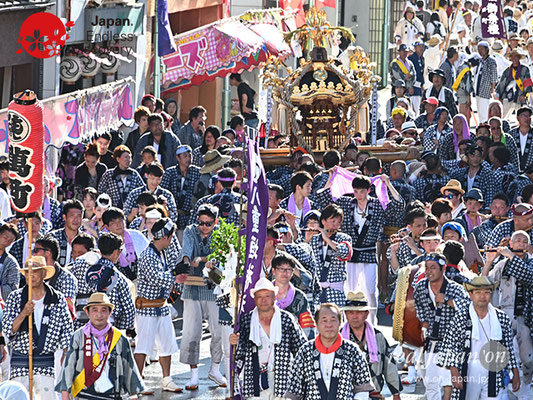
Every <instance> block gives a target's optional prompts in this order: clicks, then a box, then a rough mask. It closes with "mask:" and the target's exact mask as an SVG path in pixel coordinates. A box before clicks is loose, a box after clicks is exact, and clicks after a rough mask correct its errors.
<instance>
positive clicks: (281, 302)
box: [274, 282, 296, 310]
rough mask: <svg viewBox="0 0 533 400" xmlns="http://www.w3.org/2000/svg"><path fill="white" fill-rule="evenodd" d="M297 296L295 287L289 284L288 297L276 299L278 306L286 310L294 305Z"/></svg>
mask: <svg viewBox="0 0 533 400" xmlns="http://www.w3.org/2000/svg"><path fill="white" fill-rule="evenodd" d="M274 283H275V282H274ZM295 295H296V291H295V290H294V286H292V283H289V291H288V292H287V296H285V298H284V299H279V298H276V305H277V306H278V307H279V308H281V309H282V310H285V309H286V308H287V307H289V306H290V305H291V304H292V301H293V300H294V296H295Z"/></svg>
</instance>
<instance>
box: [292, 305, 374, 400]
mask: <svg viewBox="0 0 533 400" xmlns="http://www.w3.org/2000/svg"><path fill="white" fill-rule="evenodd" d="M315 319H316V321H317V330H318V333H319V334H318V337H317V338H316V339H314V340H310V341H308V342H307V343H305V344H304V345H303V346H302V347H301V348H300V350H299V351H298V354H297V355H296V358H295V359H294V361H293V363H292V367H291V370H290V373H289V376H288V382H289V384H288V387H287V391H286V393H285V395H284V396H285V397H286V398H288V399H291V400H301V399H309V400H319V399H330V398H331V399H339V400H348V399H350V400H351V399H368V398H369V397H368V396H369V392H373V391H374V390H375V388H374V385H373V384H372V379H371V373H370V370H369V367H368V364H367V362H366V360H365V356H364V354H363V353H362V352H361V350H360V349H359V347H358V346H357V345H356V344H355V343H353V342H351V341H349V340H347V339H345V338H343V337H342V336H341V334H340V333H339V329H340V327H341V322H342V312H341V310H340V309H339V307H337V306H336V305H334V304H330V303H324V304H321V305H320V307H319V308H318V310H317V311H316V313H315Z"/></svg>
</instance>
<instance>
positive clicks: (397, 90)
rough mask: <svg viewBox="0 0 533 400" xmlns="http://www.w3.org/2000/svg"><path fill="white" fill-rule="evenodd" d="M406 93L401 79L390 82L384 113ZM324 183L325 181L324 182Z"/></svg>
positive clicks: (405, 86)
mask: <svg viewBox="0 0 533 400" xmlns="http://www.w3.org/2000/svg"><path fill="white" fill-rule="evenodd" d="M406 94H407V84H406V83H405V82H404V81H403V80H402V79H397V80H395V81H393V82H392V97H391V98H390V99H389V100H387V105H386V106H385V113H386V114H385V115H391V114H392V110H394V109H395V108H396V107H397V106H398V100H399V99H405V98H406V97H405V96H406ZM324 184H325V182H324Z"/></svg>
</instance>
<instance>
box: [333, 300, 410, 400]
mask: <svg viewBox="0 0 533 400" xmlns="http://www.w3.org/2000/svg"><path fill="white" fill-rule="evenodd" d="M370 309H371V308H370V307H369V306H368V300H367V299H366V297H365V294H364V293H363V292H357V293H355V292H348V294H347V295H346V305H345V306H344V307H342V311H344V315H345V316H346V321H347V322H346V323H345V324H344V327H343V328H342V330H341V336H342V337H343V338H344V339H346V340H350V341H352V342H353V343H355V344H357V345H358V346H359V349H360V350H361V351H362V352H363V354H364V356H365V359H366V362H367V363H368V365H369V367H370V371H371V373H370V376H371V377H372V384H373V385H374V388H375V391H373V392H372V393H370V398H381V391H382V390H383V386H384V383H385V382H386V383H387V386H388V387H389V391H390V392H391V394H392V399H393V400H400V392H401V391H402V384H401V382H400V378H399V376H398V367H397V365H396V361H395V360H394V358H393V357H392V354H391V352H392V349H391V348H390V346H389V343H388V342H387V339H386V338H385V335H383V333H381V331H379V330H377V329H376V328H375V327H374V326H372V324H371V323H370V322H369V321H368V320H367V319H368V315H369V311H370Z"/></svg>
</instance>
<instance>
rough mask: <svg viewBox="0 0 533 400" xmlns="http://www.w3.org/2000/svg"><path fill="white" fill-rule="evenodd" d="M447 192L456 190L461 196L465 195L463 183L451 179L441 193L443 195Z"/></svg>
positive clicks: (441, 189)
mask: <svg viewBox="0 0 533 400" xmlns="http://www.w3.org/2000/svg"><path fill="white" fill-rule="evenodd" d="M445 190H455V191H456V192H459V193H461V195H463V194H465V191H464V190H463V188H462V187H461V182H459V181H458V180H457V179H450V180H449V181H448V183H447V184H446V186H443V187H441V188H440V192H441V193H442V194H444V191H445Z"/></svg>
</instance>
